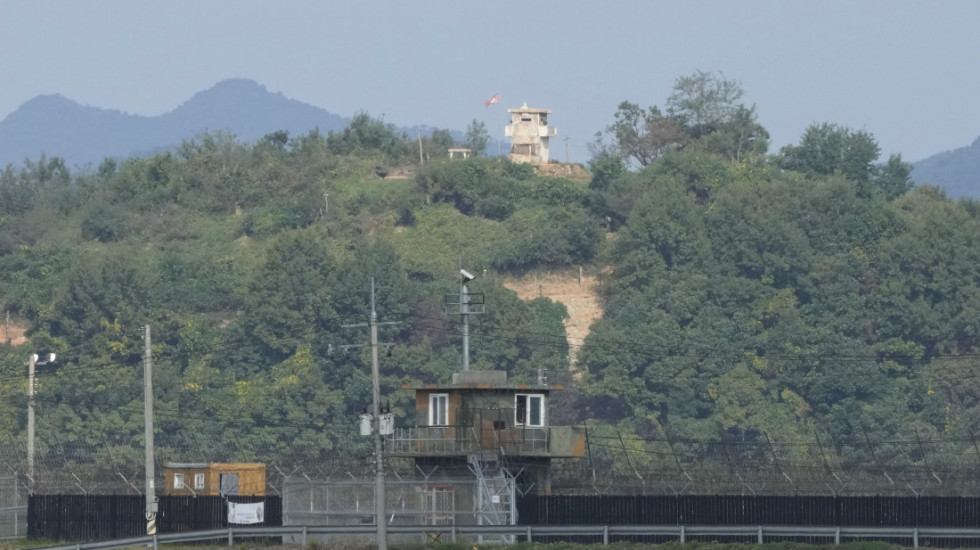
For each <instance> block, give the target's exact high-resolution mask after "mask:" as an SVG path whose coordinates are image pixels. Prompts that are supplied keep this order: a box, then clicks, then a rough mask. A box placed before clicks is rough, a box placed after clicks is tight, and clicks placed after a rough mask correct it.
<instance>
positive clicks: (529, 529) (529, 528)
mask: <svg viewBox="0 0 980 550" xmlns="http://www.w3.org/2000/svg"><path fill="white" fill-rule="evenodd" d="M527 541H528V542H531V526H530V525H528V526H527Z"/></svg>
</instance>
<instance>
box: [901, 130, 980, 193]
mask: <svg viewBox="0 0 980 550" xmlns="http://www.w3.org/2000/svg"><path fill="white" fill-rule="evenodd" d="M912 176H913V177H914V178H915V180H916V181H918V182H920V183H928V184H931V185H936V186H939V187H942V188H943V189H945V190H946V191H947V192H949V194H950V195H951V196H953V197H973V198H978V197H980V138H977V139H976V140H975V141H974V142H973V143H972V144H970V145H969V146H968V147H960V148H959V149H955V150H953V151H945V152H943V153H939V154H937V155H933V156H931V157H929V158H927V159H923V160H920V161H919V162H916V163H915V169H914V170H913V171H912Z"/></svg>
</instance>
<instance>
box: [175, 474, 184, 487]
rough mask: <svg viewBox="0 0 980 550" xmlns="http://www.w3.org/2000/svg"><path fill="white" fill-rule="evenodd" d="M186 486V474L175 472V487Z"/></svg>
mask: <svg viewBox="0 0 980 550" xmlns="http://www.w3.org/2000/svg"><path fill="white" fill-rule="evenodd" d="M183 488H184V474H174V489H183Z"/></svg>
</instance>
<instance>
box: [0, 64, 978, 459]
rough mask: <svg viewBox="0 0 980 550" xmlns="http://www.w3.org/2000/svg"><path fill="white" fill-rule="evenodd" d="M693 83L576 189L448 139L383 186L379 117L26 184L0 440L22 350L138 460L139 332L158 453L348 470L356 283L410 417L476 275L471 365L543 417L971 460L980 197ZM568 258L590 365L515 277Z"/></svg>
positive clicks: (788, 448)
mask: <svg viewBox="0 0 980 550" xmlns="http://www.w3.org/2000/svg"><path fill="white" fill-rule="evenodd" d="M688 78H689V79H694V80H695V82H689V81H688V79H683V78H682V79H679V80H678V83H677V85H676V87H675V89H674V93H673V94H672V95H671V96H670V98H669V99H668V101H667V103H666V104H665V106H664V109H663V110H661V109H660V108H657V107H650V108H641V107H639V106H638V105H637V104H634V103H630V102H624V103H623V104H621V105H620V106H619V109H618V110H617V111H616V112H615V113H614V115H613V117H612V119H611V123H610V126H609V128H607V129H606V131H605V132H604V134H603V138H602V140H600V142H598V143H597V144H596V148H595V149H596V157H595V159H594V160H593V162H592V163H591V164H590V171H591V179H590V180H589V181H576V180H569V179H564V178H560V177H544V176H540V175H538V174H537V173H536V172H535V171H534V170H533V169H532V168H531V167H529V166H528V165H515V164H511V163H509V162H507V161H506V160H503V159H486V158H482V157H478V158H471V159H468V160H456V161H450V160H449V159H446V158H444V157H442V154H443V153H444V152H445V150H446V147H447V146H448V145H451V144H452V139H451V137H449V133H448V132H447V131H439V132H435V133H434V134H433V138H432V139H424V140H423V148H424V150H425V152H426V158H428V159H429V161H428V162H426V164H425V166H424V167H420V166H414V167H413V168H412V170H413V173H412V175H411V176H410V177H407V178H400V179H392V178H386V179H383V178H381V177H379V176H378V175H377V173H376V172H377V171H376V169H375V167H376V166H378V165H381V166H387V165H393V164H398V165H411V163H412V162H413V160H412V159H416V158H417V156H416V155H417V149H416V147H417V144H416V143H414V142H411V141H406V140H405V139H404V137H402V135H401V134H400V133H399V132H398V131H397V130H396V129H395V128H393V127H392V126H390V125H386V124H384V123H383V122H381V121H379V120H376V119H372V118H371V117H369V116H368V115H362V116H359V117H357V118H355V119H354V121H352V123H351V124H350V125H349V126H348V127H347V128H345V129H344V130H343V131H339V132H334V133H329V134H321V133H317V132H311V133H305V134H301V135H295V136H291V135H289V134H288V133H286V132H274V133H270V134H269V135H266V136H265V137H263V138H261V139H259V140H257V141H252V142H250V141H239V140H235V139H234V138H231V137H229V136H228V135H226V134H215V135H212V134H205V135H201V136H198V137H196V138H194V139H192V140H188V141H185V142H184V143H183V145H182V146H180V147H179V148H177V149H176V150H175V151H173V152H168V153H161V154H157V155H153V156H150V157H148V158H131V159H128V160H126V161H123V162H119V163H116V162H114V161H112V160H107V161H105V162H103V163H102V164H101V165H100V166H98V167H97V169H94V170H91V171H81V172H74V173H73V172H72V171H70V170H69V169H68V168H66V166H65V165H64V163H63V162H62V161H61V160H60V159H57V158H42V159H40V160H38V161H36V162H30V163H28V164H27V165H25V166H24V167H23V168H21V169H14V168H12V167H8V168H7V169H6V170H5V171H4V172H2V173H0V293H2V301H3V302H4V304H5V307H6V308H7V309H8V310H10V311H11V312H12V313H13V314H14V316H15V319H20V320H22V321H23V322H24V323H26V324H27V325H28V326H29V327H30V332H29V343H28V344H27V345H26V346H21V347H18V348H11V347H9V346H6V347H2V348H0V350H2V354H0V367H2V371H3V374H2V375H0V380H2V381H3V384H0V392H2V398H0V439H2V438H7V437H22V436H23V432H24V430H25V424H24V413H23V411H24V409H25V406H24V405H25V402H24V399H25V398H24V397H23V395H24V389H25V381H24V375H23V372H24V367H23V364H24V360H25V357H26V354H27V353H28V352H34V351H53V352H55V353H57V355H58V362H57V363H56V364H55V365H51V366H49V367H48V369H49V370H46V371H44V372H43V373H42V374H41V375H40V384H39V390H38V397H37V400H38V422H39V428H38V434H39V437H42V438H43V437H55V438H57V439H56V440H57V441H59V442H61V443H62V444H66V443H70V442H86V441H97V442H103V441H119V440H122V441H123V442H124V443H123V445H124V446H127V448H128V445H130V443H131V442H133V441H137V440H138V438H139V437H140V434H141V431H142V421H143V417H142V414H143V407H142V381H141V370H140V364H141V363H140V361H141V358H142V355H143V342H142V340H141V327H142V326H143V325H144V324H146V323H149V324H151V325H152V327H153V335H154V357H155V373H156V374H155V376H156V377H157V380H156V388H157V405H158V409H159V411H160V413H159V415H158V423H157V429H158V431H159V433H160V436H161V440H163V439H164V438H166V437H176V436H178V435H181V434H196V435H199V436H202V437H206V438H208V439H209V440H211V441H225V440H232V441H236V442H239V443H240V444H241V445H242V446H244V447H247V448H249V449H253V450H254V449H260V450H261V452H260V453H259V454H261V458H262V459H265V460H275V459H276V457H277V456H280V455H282V454H283V453H292V454H294V455H295V454H306V455H308V456H309V457H313V458H314V459H315V457H319V456H322V454H323V453H330V452H338V453H342V452H350V449H351V448H353V445H354V444H353V443H351V441H353V440H355V439H356V436H355V435H354V434H355V431H356V428H355V421H354V420H355V418H356V415H357V413H359V412H360V411H361V410H362V409H363V407H364V406H365V405H366V404H367V403H368V402H369V395H370V378H369V376H368V373H369V369H368V358H369V354H368V352H367V350H366V349H365V348H350V347H346V346H348V345H351V344H363V343H364V342H365V340H366V338H367V334H366V332H364V331H359V330H357V329H349V328H345V325H348V324H352V323H358V322H363V321H365V320H366V319H367V316H368V312H369V308H368V296H369V280H370V278H371V277H374V278H375V280H376V282H377V287H378V292H377V295H378V306H377V311H378V314H379V316H380V318H381V320H382V321H398V322H400V324H398V325H384V330H383V333H382V336H381V340H382V341H385V342H390V343H392V344H393V345H392V346H390V347H387V348H386V351H387V353H384V354H382V362H381V370H382V373H383V381H382V393H383V396H384V397H383V399H385V400H387V401H390V403H391V406H392V408H393V409H394V411H395V413H396V416H397V419H398V420H397V421H398V422H399V423H401V425H404V423H405V422H408V421H409V420H407V419H408V418H409V415H410V411H411V410H412V408H413V407H414V401H413V399H412V396H411V395H410V394H409V393H408V392H407V391H406V390H403V389H401V388H402V385H403V384H404V383H405V382H406V381H410V380H421V381H426V382H434V383H440V382H442V383H444V382H447V381H448V380H449V378H450V375H451V373H452V372H454V371H455V370H457V366H458V365H459V363H460V352H459V346H460V337H459V330H458V328H459V321H458V319H457V318H456V317H454V316H452V315H448V314H447V312H446V309H445V299H444V296H445V295H449V294H453V293H456V292H458V286H457V279H456V273H457V271H458V268H459V266H460V262H462V264H463V266H464V267H465V268H467V269H468V270H469V271H471V272H473V273H477V274H478V275H479V277H478V278H477V280H476V281H474V283H473V285H472V289H471V290H473V291H474V292H480V293H483V294H484V298H485V302H486V304H487V305H486V309H487V313H486V314H485V315H483V316H481V317H480V319H479V321H478V322H476V323H474V324H473V325H472V326H471V328H470V331H471V335H472V338H473V340H472V342H471V347H472V354H473V357H472V365H473V368H474V369H503V370H506V371H508V372H509V374H510V377H511V379H512V380H515V381H518V382H521V381H525V382H527V381H531V380H533V379H534V377H535V376H536V373H537V369H539V368H543V369H547V370H548V371H549V372H550V373H551V374H550V379H551V380H552V381H560V382H561V381H563V382H564V383H565V384H566V386H567V387H569V388H570V390H569V391H567V392H565V394H564V395H565V397H564V398H563V399H564V401H563V402H562V403H553V409H552V414H553V416H552V417H551V421H552V422H553V423H555V424H563V423H584V422H589V423H590V425H591V426H592V427H593V430H595V431H596V432H600V433H601V432H602V430H608V429H612V428H615V429H617V430H619V432H620V434H622V433H626V434H627V436H629V435H630V434H631V435H632V436H633V437H635V438H637V439H635V440H631V441H644V440H646V439H649V438H653V437H661V436H663V435H664V434H666V435H667V436H668V437H670V438H672V439H671V441H673V442H674V444H675V445H676V449H679V450H678V451H677V452H681V450H685V452H689V453H694V454H697V453H698V452H700V450H703V449H706V448H708V447H707V446H708V445H710V444H711V443H712V442H717V441H718V440H719V439H720V438H724V437H738V438H740V439H742V440H744V441H757V442H758V441H767V442H770V443H769V448H772V446H774V445H775V446H778V447H777V448H779V449H784V451H781V453H782V455H783V457H784V458H783V459H784V460H792V459H793V457H796V458H800V457H801V456H802V454H801V453H802V450H803V449H806V448H809V447H813V442H814V439H813V434H820V436H819V437H820V438H823V439H817V443H820V442H821V441H823V442H826V443H825V444H826V449H824V450H822V453H823V454H822V456H823V459H824V460H826V461H828V462H830V463H833V464H835V465H844V464H852V465H856V466H855V467H860V466H861V465H863V464H868V463H871V462H872V461H879V460H881V461H888V460H894V461H897V462H899V463H902V464H907V463H908V462H909V461H912V462H915V463H918V462H921V461H922V460H933V461H936V460H941V459H942V460H945V459H947V458H949V457H953V456H960V455H963V456H972V455H970V453H972V452H974V451H973V447H972V436H973V434H972V432H971V430H972V429H973V428H972V427H973V426H974V425H975V424H976V421H977V417H978V415H980V409H978V406H980V401H978V400H977V395H978V394H980V391H978V388H977V385H978V378H977V373H978V372H980V369H978V367H980V365H978V364H977V363H978V349H977V348H978V338H980V239H978V235H980V203H978V202H977V201H973V200H960V201H953V200H951V199H949V198H948V197H946V196H945V195H944V193H943V192H942V191H940V190H938V189H937V188H934V187H929V186H919V187H913V186H912V182H911V181H910V179H909V171H910V169H911V167H910V166H909V165H908V164H907V163H905V162H904V161H902V159H901V158H900V157H898V156H897V155H892V156H890V157H888V158H886V159H883V158H881V153H880V150H879V149H878V146H877V143H876V142H875V140H874V137H873V136H872V135H871V134H869V133H867V132H865V131H852V130H850V129H847V128H844V127H840V126H838V125H835V124H815V125H813V126H812V127H811V128H809V129H808V130H807V131H806V132H805V133H804V135H803V136H801V138H800V142H799V144H798V145H794V146H791V147H787V148H785V149H783V150H782V151H779V152H778V153H776V154H770V153H769V152H768V151H767V149H768V147H767V143H766V142H767V133H766V131H765V129H764V128H762V127H761V126H760V125H759V124H758V122H757V117H756V114H755V110H754V108H749V107H746V106H745V105H742V104H740V103H739V102H738V98H739V96H740V93H736V92H740V90H739V89H737V88H731V87H732V86H734V84H732V83H730V82H727V81H723V80H719V79H718V77H715V76H714V75H710V74H705V73H696V74H695V75H692V76H691V77H688ZM698 80H700V82H699V81H698ZM712 86H714V87H721V93H719V94H713V95H712V96H711V98H709V101H707V102H706V101H703V100H704V99H705V98H704V97H703V96H702V95H700V94H702V93H703V90H706V89H711V88H712ZM699 90H700V91H699ZM473 137H474V138H479V137H480V136H479V135H474V136H473ZM477 141H479V139H477ZM579 266H584V269H585V270H586V271H587V272H589V273H596V274H601V276H602V277H603V282H602V293H603V294H602V298H603V306H604V316H603V318H602V319H601V320H599V321H597V322H596V323H595V324H594V325H593V326H592V327H591V331H590V334H589V336H588V337H586V339H585V340H584V341H583V342H580V343H578V344H576V345H580V346H581V349H580V350H578V351H579V353H578V362H577V364H576V366H575V368H576V369H577V370H578V372H577V373H572V372H571V371H570V367H569V361H568V358H569V348H568V342H567V341H566V339H565V335H564V329H563V325H562V321H563V319H564V317H565V315H566V312H565V309H564V307H563V306H561V305H560V304H557V303H555V302H553V301H551V300H549V299H546V298H537V299H533V300H530V301H521V300H519V299H518V298H517V296H516V295H515V294H514V293H513V292H511V291H509V290H506V289H505V288H504V287H503V286H502V283H501V281H502V278H503V277H502V275H505V274H515V273H518V274H519V273H528V272H532V273H533V272H536V271H554V270H566V269H567V270H575V271H576V272H577V270H578V267H579ZM615 441H617V443H616V444H617V445H619V444H622V446H623V449H624V450H625V449H626V447H627V443H624V442H623V439H622V438H621V437H620V438H618V439H616V440H615ZM847 441H860V442H861V445H859V446H848V445H845V442H847ZM864 441H868V442H869V445H867V446H864V443H863V442H864ZM896 441H919V444H918V445H916V446H914V448H912V449H911V450H909V449H908V448H906V447H901V446H896V445H894V444H892V443H894V442H896ZM871 442H874V443H873V444H872V443H871ZM888 442H890V443H888ZM886 443H888V444H886ZM630 444H632V443H630ZM672 452H673V451H672ZM726 452H727V451H726ZM125 456H128V454H126V455H125ZM644 457H645V458H644V460H646V461H647V462H648V463H649V462H650V461H656V460H660V458H663V457H659V455H657V454H653V453H650V454H646V455H644ZM658 457H659V458H658ZM76 458H77V457H76ZM252 458H256V457H252ZM715 458H717V457H715ZM749 458H751V457H749ZM728 459H729V460H731V456H729V457H728ZM664 460H668V461H669V462H670V464H673V461H674V460H676V459H675V458H664ZM932 463H933V464H935V463H936V462H932ZM627 465H628V466H627ZM608 467H609V468H617V467H629V468H636V467H639V462H638V461H637V459H636V458H634V459H631V460H629V461H628V462H627V461H623V462H612V463H609V464H608ZM671 467H673V466H671Z"/></svg>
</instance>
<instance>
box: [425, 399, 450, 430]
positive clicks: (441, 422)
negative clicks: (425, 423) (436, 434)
mask: <svg viewBox="0 0 980 550" xmlns="http://www.w3.org/2000/svg"><path fill="white" fill-rule="evenodd" d="M440 405H441V407H440ZM429 425H430V426H448V425H449V394H448V393H430V394H429Z"/></svg>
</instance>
